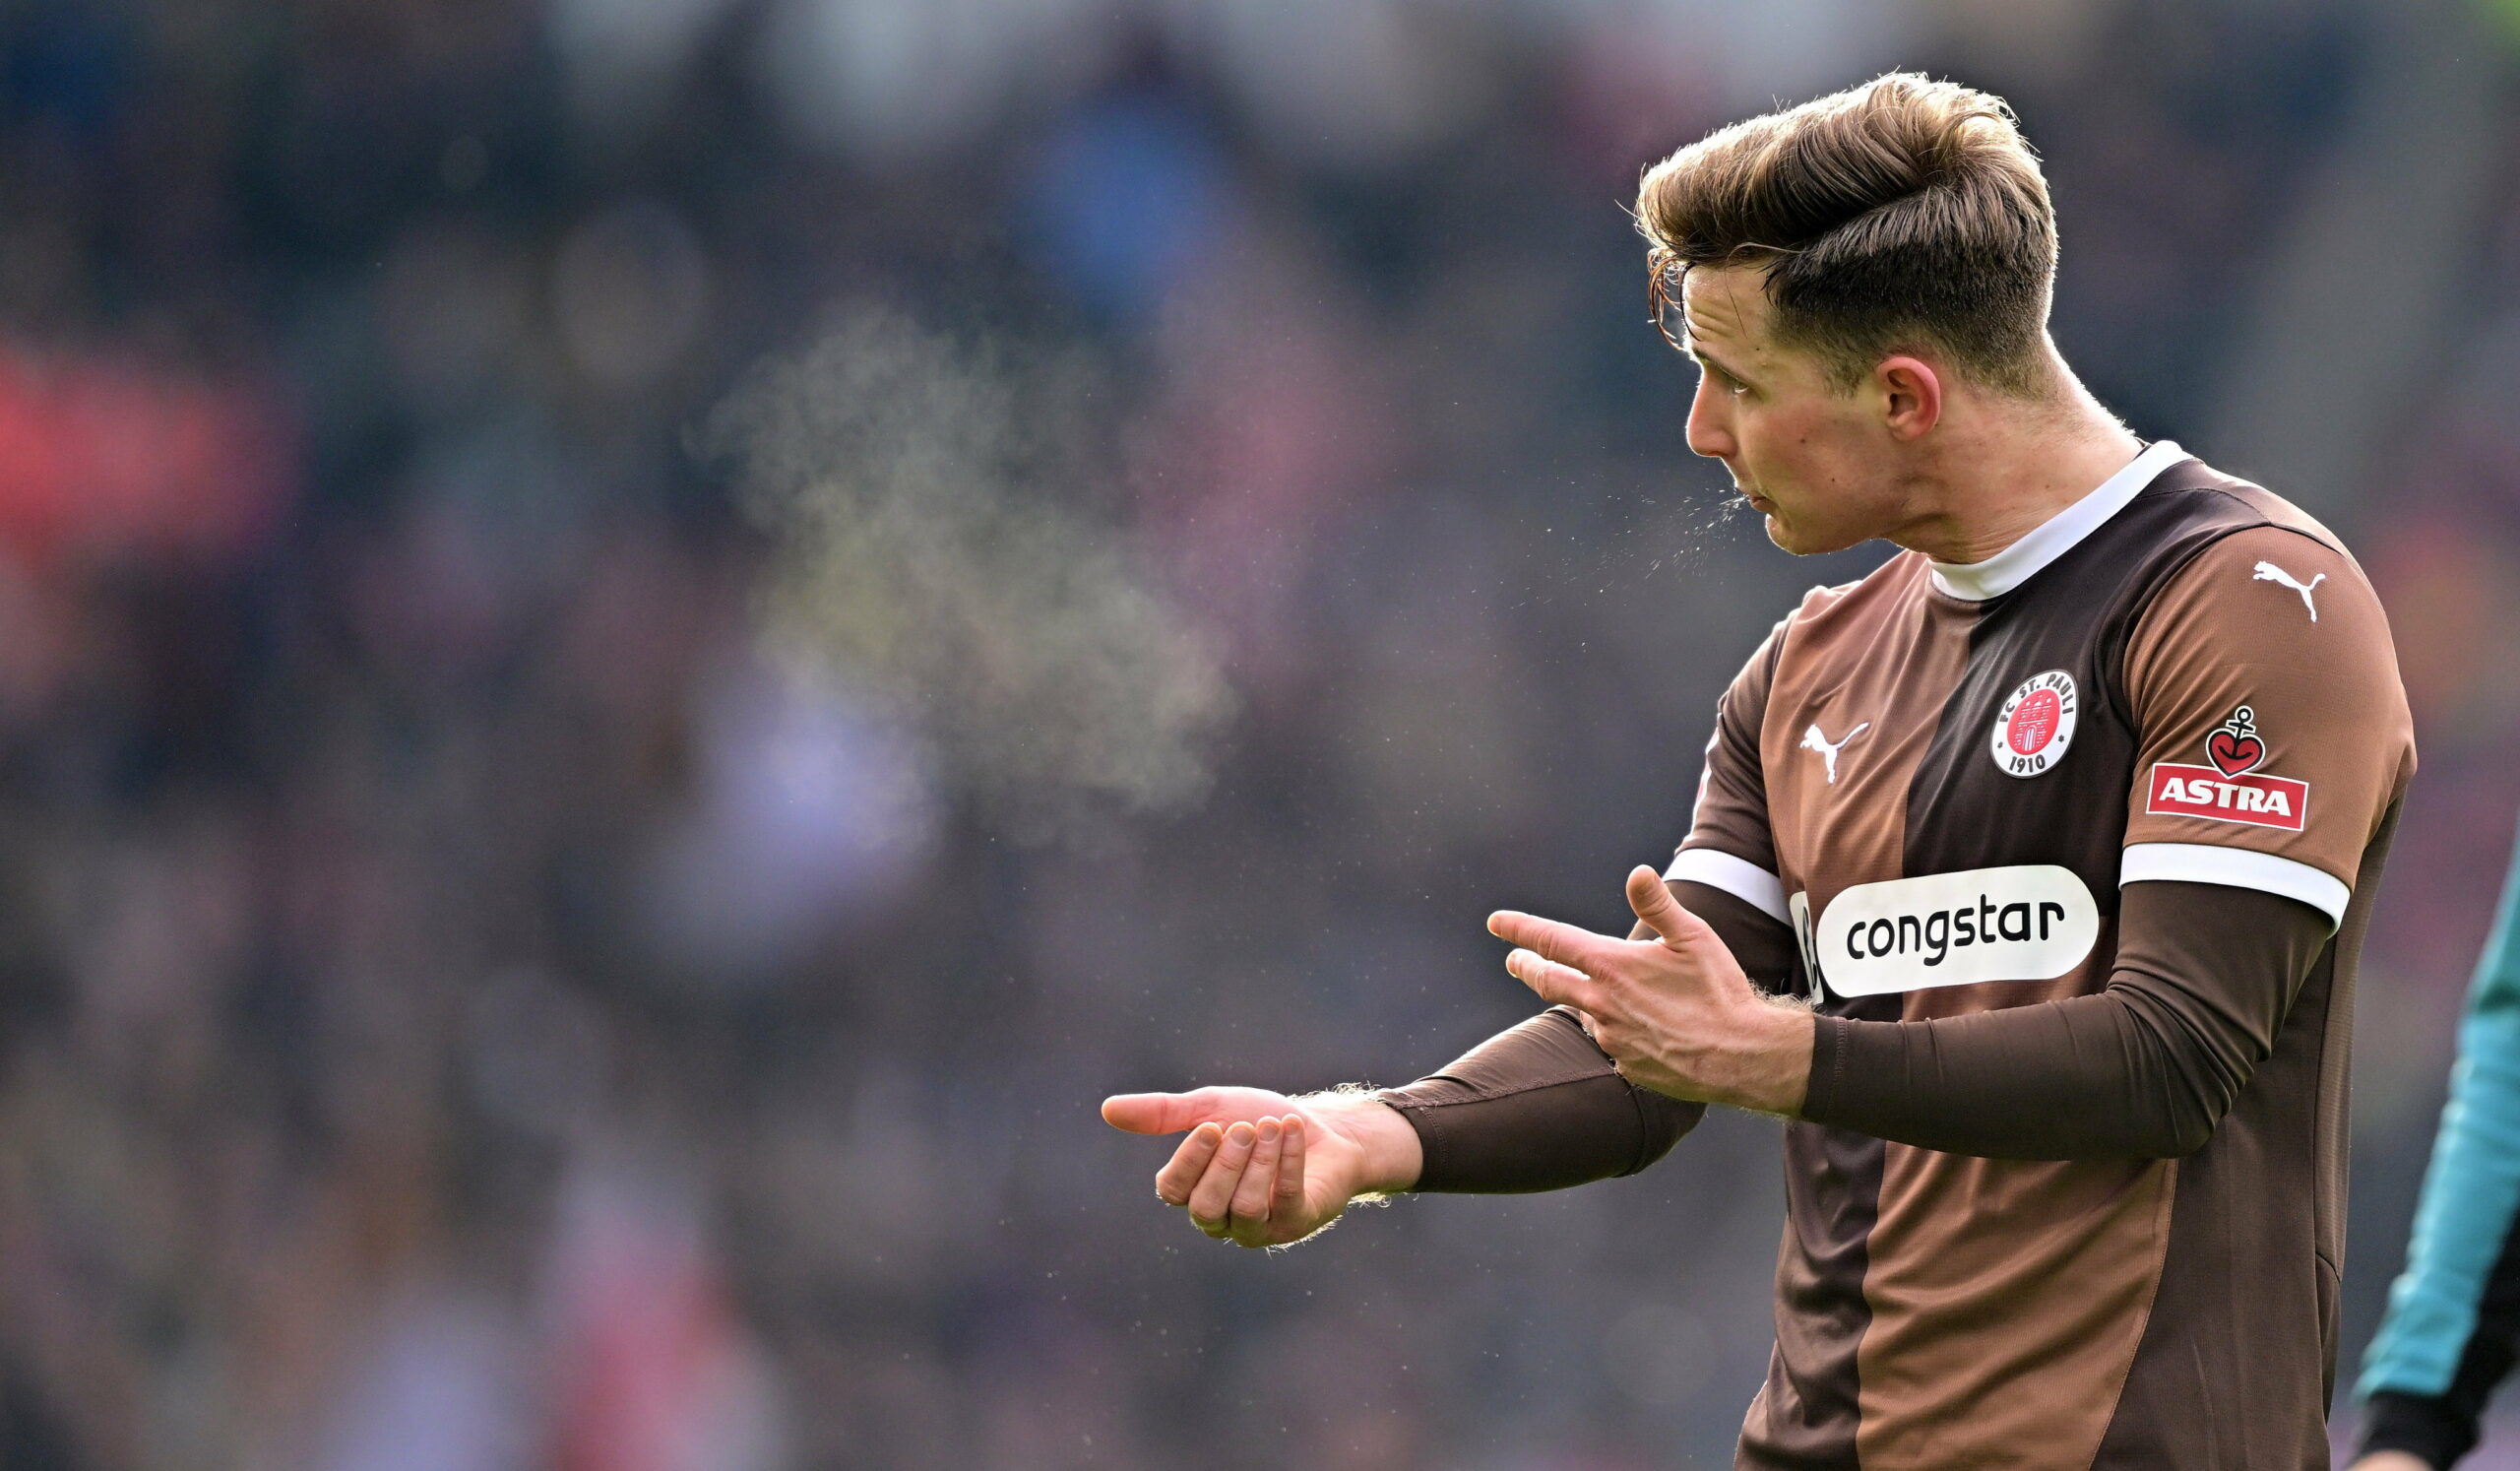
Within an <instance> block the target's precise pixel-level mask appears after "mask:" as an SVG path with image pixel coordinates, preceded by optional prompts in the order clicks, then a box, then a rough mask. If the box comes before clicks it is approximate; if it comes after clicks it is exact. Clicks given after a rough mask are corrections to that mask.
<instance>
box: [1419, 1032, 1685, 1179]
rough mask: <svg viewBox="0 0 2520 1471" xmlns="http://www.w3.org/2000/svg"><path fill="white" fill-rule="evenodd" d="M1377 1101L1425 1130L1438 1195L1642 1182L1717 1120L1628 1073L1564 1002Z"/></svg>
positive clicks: (1427, 1173)
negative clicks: (1705, 1122) (1640, 1175)
mask: <svg viewBox="0 0 2520 1471" xmlns="http://www.w3.org/2000/svg"><path fill="white" fill-rule="evenodd" d="M1377 1097H1379V1098H1380V1099H1381V1100H1382V1101H1383V1102H1385V1103H1387V1104H1389V1105H1390V1106H1391V1107H1392V1109H1394V1110H1396V1111H1397V1112H1398V1113H1399V1115H1400V1116H1401V1117H1402V1118H1404V1119H1406V1120H1407V1122H1408V1124H1409V1126H1410V1127H1411V1129H1412V1130H1413V1131H1414V1133H1415V1135H1416V1137H1417V1140H1418V1145H1419V1148H1420V1149H1421V1151H1422V1163H1421V1166H1420V1169H1419V1171H1418V1178H1417V1179H1416V1180H1415V1181H1414V1182H1412V1183H1411V1184H1410V1186H1409V1188H1412V1189H1416V1190H1420V1191H1428V1192H1455V1193H1477V1194H1508V1193H1518V1192H1524V1191H1532V1190H1556V1189H1564V1188H1566V1187H1567V1186H1569V1185H1578V1184H1583V1183H1588V1182H1590V1181H1596V1180H1607V1179H1609V1178H1611V1177H1613V1176H1620V1175H1633V1174H1635V1173H1636V1172H1637V1171H1639V1170H1642V1169H1644V1168H1645V1167H1646V1166H1647V1165H1650V1164H1652V1163H1654V1162H1655V1161H1656V1160H1658V1159H1661V1158H1662V1157H1663V1156H1664V1155H1665V1154H1667V1153H1669V1152H1670V1148H1671V1146H1672V1145H1673V1144H1674V1143H1676V1142H1678V1140H1679V1138H1680V1136H1681V1135H1683V1134H1685V1133H1687V1132H1688V1131H1689V1130H1690V1129H1691V1128H1693V1127H1695V1126H1696V1124H1697V1120H1698V1119H1699V1118H1700V1117H1701V1116H1702V1115H1703V1114H1704V1113H1705V1108H1704V1106H1703V1105H1699V1104H1684V1103H1681V1102H1679V1101H1678V1100H1676V1099H1670V1098H1665V1097H1664V1096H1663V1095H1661V1094H1659V1093H1655V1092H1653V1091H1651V1090H1649V1089H1645V1088H1639V1087H1637V1086H1636V1085H1635V1084H1633V1083H1630V1082H1629V1081H1628V1080H1627V1079H1625V1078H1623V1077H1621V1076H1619V1073H1618V1069H1617V1067H1616V1066H1615V1065H1613V1064H1612V1063H1611V1061H1610V1059H1609V1056H1608V1055H1607V1054H1606V1053H1604V1052H1603V1051H1602V1050H1601V1049H1600V1048H1599V1047H1597V1046H1595V1045H1594V1043H1593V1039H1592V1038H1591V1037H1590V1036H1588V1035H1587V1034H1586V1033H1585V1031H1584V1028H1583V1026H1582V1024H1581V1023H1580V1022H1578V1021H1577V1020H1576V1019H1575V1016H1574V1014H1573V1013H1572V1012H1569V1011H1567V1010H1565V1009H1564V1008H1562V1007H1554V1008H1551V1009H1550V1010H1547V1011H1544V1012H1542V1013H1541V1014H1540V1015H1538V1016H1535V1017H1533V1018H1531V1019H1530V1020H1528V1021H1525V1022H1522V1023H1521V1024H1519V1025H1517V1026H1515V1027H1512V1028H1510V1029H1508V1030H1506V1031H1504V1032H1502V1033H1499V1034H1498V1035H1497V1036H1495V1037H1492V1038H1490V1039H1488V1040H1487V1041H1486V1042H1484V1043H1482V1044H1481V1045H1480V1046H1479V1047H1478V1048H1476V1049H1474V1050H1473V1051H1471V1052H1470V1053H1469V1054H1468V1055H1465V1056H1463V1057H1461V1058H1460V1059H1458V1060H1456V1061H1454V1062H1452V1063H1450V1064H1449V1065H1447V1066H1446V1067H1445V1068H1444V1069H1443V1070H1442V1071H1440V1072H1437V1073H1434V1074H1432V1075H1430V1076H1428V1077H1424V1078H1420V1079H1419V1080H1418V1081H1417V1082H1414V1083H1411V1084H1409V1085H1408V1086H1407V1087H1405V1088H1388V1089H1385V1090H1383V1092H1382V1093H1380V1094H1379V1095H1377Z"/></svg>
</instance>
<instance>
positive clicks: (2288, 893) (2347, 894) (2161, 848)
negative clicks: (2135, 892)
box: [2117, 843, 2354, 927]
mask: <svg viewBox="0 0 2520 1471" xmlns="http://www.w3.org/2000/svg"><path fill="white" fill-rule="evenodd" d="M2145 879H2171V880H2175V881H2178V882H2182V883H2220V884H2229V885H2231V886H2232V887H2233V888H2236V889H2262V890H2264V891H2265V892H2267V893H2269V894H2281V895H2283V896H2284V897H2285V898H2287V899H2299V900H2300V901H2301V902H2302V903H2303V904H2306V905H2308V906H2309V907H2310V908H2312V909H2315V910H2317V911H2319V912H2320V913H2321V914H2324V915H2326V916H2327V920H2328V924H2329V926H2330V927H2334V926H2338V925H2342V924H2344V923H2345V906H2346V904H2347V902H2348V901H2350V900H2352V899H2353V897H2354V890H2353V889H2351V888H2349V887H2347V886H2346V884H2345V882H2344V881H2343V880H2342V879H2339V878H2337V877H2336V876H2335V875H2333V874H2330V873H2327V872H2325V871H2323V870H2321V869H2318V868H2313V867H2311V866H2310V865H2309V864H2307V863H2296V862H2294V861H2293V860H2291V859H2288V858H2277V857H2276V856H2275V855H2273V854H2271V853H2257V852H2253V851H2251V850H2249V849H2246V848H2222V847H2217V846H2215V845H2213V844H2210V843H2137V844H2135V845H2134V846H2133V847H2131V848H2128V849H2127V850H2126V855H2125V858H2124V859H2123V860H2122V861H2121V863H2120V864H2119V866H2118V869H2117V882H2118V885H2119V887H2121V888H2122V887H2124V886H2125V885H2127V884H2130V883H2140V882H2142V881H2143V880H2145Z"/></svg>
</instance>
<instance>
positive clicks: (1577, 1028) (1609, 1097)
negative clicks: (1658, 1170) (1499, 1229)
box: [1380, 882, 1810, 1194]
mask: <svg viewBox="0 0 2520 1471" xmlns="http://www.w3.org/2000/svg"><path fill="white" fill-rule="evenodd" d="M1670 890H1671V893H1672V895H1673V897H1675V898H1677V899H1678V900H1679V901H1680V902H1681V903H1682V904H1684V905H1686V906H1687V907H1688V908H1689V909H1690V911H1691V912H1693V913H1695V914H1697V915H1698V916H1699V917H1700V918H1702V919H1704V920H1705V921H1706V922H1707V923H1708V924H1709V925H1710V926H1712V927H1715V929H1716V931H1717V932H1718V933H1719V934H1721V935H1722V936H1723V937H1724V939H1725V941H1726V943H1727V944H1729V945H1730V946H1731V947H1732V949H1733V953H1734V955H1735V957H1736V958H1738V959H1739V960H1740V962H1741V964H1742V968H1743V970H1744V971H1745V973H1746V974H1748V975H1749V976H1750V977H1751V979H1752V981H1753V982H1754V983H1755V984H1757V985H1759V986H1761V987H1763V988H1765V989H1766V990H1768V991H1771V992H1782V991H1796V990H1798V989H1799V985H1800V974H1799V971H1798V955H1797V952H1796V948H1795V945H1794V938H1793V933H1792V931H1790V930H1789V929H1787V928H1786V927H1785V926H1783V925H1781V924H1778V923H1777V922H1776V921H1775V920H1773V919H1771V918H1769V917H1768V916H1767V915H1765V914H1763V913H1761V912H1760V911H1758V910H1757V909H1754V908H1752V907H1751V906H1750V905H1748V904H1745V903H1743V902H1742V901H1741V900H1739V899H1738V898H1735V897H1734V896H1733V895H1732V894H1729V893H1726V892H1724V891H1722V890H1720V889H1714V888H1709V887H1707V886H1705V885H1703V884H1696V883H1688V882H1677V883H1673V884H1671V885H1670ZM1799 1024H1800V1025H1805V1026H1807V1024H1808V1023H1807V1019H1804V1020H1803V1021H1802V1022H1800V1023H1799ZM1783 1050H1784V1051H1787V1052H1791V1054H1792V1055H1791V1056H1786V1057H1783V1058H1782V1059H1781V1065H1782V1068H1783V1070H1786V1071H1791V1072H1793V1073H1794V1074H1795V1075H1796V1082H1795V1083H1794V1085H1793V1086H1794V1088H1795V1096H1794V1097H1793V1098H1792V1099H1788V1100H1785V1101H1784V1102H1783V1103H1782V1104H1780V1105H1777V1106H1775V1108H1774V1109H1773V1110H1772V1111H1775V1112H1784V1111H1786V1110H1788V1109H1790V1108H1791V1107H1792V1106H1793V1104H1795V1103H1797V1102H1799V1097H1800V1094H1799V1083H1798V1078H1799V1075H1800V1073H1801V1071H1802V1070H1803V1069H1804V1068H1806V1067H1807V1066H1808V1062H1809V1055H1810V1043H1809V1040H1808V1037H1807V1034H1805V1035H1803V1036H1802V1037H1801V1038H1800V1039H1799V1040H1797V1041H1796V1042H1794V1043H1791V1044H1789V1045H1786V1046H1785V1047H1784V1048H1783ZM1380 1097H1382V1098H1383V1099H1384V1100H1385V1101H1387V1102H1389V1103H1390V1104H1391V1105H1392V1106H1393V1107H1394V1108H1395V1109H1397V1110H1398V1111H1399V1112H1400V1113H1401V1114H1402V1115H1403V1116H1404V1117H1405V1118H1406V1119H1408V1121H1409V1123H1410V1124H1411V1126H1412V1127H1413V1128H1414V1129H1415V1130H1416V1132H1417V1135H1418V1142H1419V1145H1420V1147H1421V1149H1422V1150H1423V1153H1424V1160H1425V1166H1424V1171H1423V1176H1422V1178H1421V1179H1420V1180H1419V1182H1418V1183H1417V1184H1416V1186H1415V1188H1417V1189H1418V1190H1422V1191H1428V1192H1436V1191H1443V1192H1459V1193H1481V1194H1486V1193H1513V1192H1522V1191H1531V1190H1554V1189H1562V1188H1565V1187H1567V1186H1569V1185H1577V1184H1583V1183H1588V1182H1591V1181H1595V1180H1606V1179H1609V1178H1612V1177H1615V1176H1621V1175H1632V1174H1634V1173H1636V1172H1637V1171H1639V1170H1642V1169H1644V1168H1645V1167H1646V1166H1648V1165H1651V1164H1653V1163H1654V1162H1655V1161H1656V1160H1659V1159H1661V1158H1662V1157H1663V1156H1664V1155H1666V1154H1668V1153H1670V1149H1671V1146H1672V1145H1673V1144H1675V1143H1677V1142H1678V1141H1679V1139H1680V1137H1681V1136H1682V1135H1684V1134H1686V1133H1687V1132H1688V1131H1689V1130H1690V1129H1691V1128H1694V1127H1696V1125H1697V1121H1698V1119H1700V1118H1702V1117H1703V1116H1704V1114H1705V1112H1706V1111H1705V1106H1704V1105H1702V1104H1694V1103H1683V1102H1681V1101H1679V1100H1677V1099H1673V1098H1668V1097H1665V1096H1664V1095H1662V1094H1660V1093H1656V1092H1654V1091H1653V1090H1652V1089H1650V1088H1645V1087H1641V1086H1639V1085H1638V1084H1636V1083H1633V1082H1630V1081H1629V1080H1628V1079H1627V1078H1625V1077H1623V1076H1621V1075H1620V1073H1619V1071H1618V1068H1617V1065H1616V1064H1615V1063H1614V1062H1612V1061H1611V1059H1610V1056H1609V1055H1608V1054H1607V1053H1605V1052H1603V1051H1602V1049H1601V1048H1600V1046H1599V1045H1597V1044H1596V1043H1595V1042H1594V1041H1593V1039H1592V1037H1591V1036H1590V1035H1589V1034H1588V1033H1587V1031H1586V1030H1585V1028H1584V1026H1583V1024H1582V1022H1581V1021H1580V1020H1578V1019H1577V1017H1576V1016H1575V1014H1574V1013H1573V1012H1571V1011H1568V1010H1566V1009H1565V1008H1562V1007H1561V1008H1554V1009H1552V1010H1549V1011H1545V1012H1543V1013H1542V1014H1541V1015H1539V1016H1536V1017H1533V1018H1531V1019H1530V1020H1528V1021H1525V1022H1523V1023H1521V1024H1520V1025H1518V1026H1515V1027H1513V1028H1511V1029H1509V1030H1508V1031H1506V1032H1503V1033H1501V1034H1499V1035H1498V1036H1496V1037H1494V1038H1491V1039H1490V1040H1489V1041H1487V1042H1486V1043H1483V1044H1481V1046H1480V1047H1479V1048H1477V1049H1475V1050H1474V1051H1472V1052H1471V1053H1470V1054H1469V1055H1466V1056H1464V1057H1462V1058H1460V1059H1459V1060H1457V1061H1455V1062H1453V1063H1451V1064H1449V1065H1448V1066H1446V1067H1445V1068H1444V1069H1443V1070H1442V1071H1440V1072H1437V1073H1435V1074H1432V1075H1431V1076H1428V1077H1425V1078H1422V1079H1419V1080H1418V1082H1415V1083H1412V1084H1410V1085H1409V1086H1408V1087H1406V1088H1394V1089H1386V1090H1384V1092H1383V1093H1382V1094H1381V1095H1380Z"/></svg>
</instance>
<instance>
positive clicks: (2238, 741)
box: [2205, 731, 2266, 777]
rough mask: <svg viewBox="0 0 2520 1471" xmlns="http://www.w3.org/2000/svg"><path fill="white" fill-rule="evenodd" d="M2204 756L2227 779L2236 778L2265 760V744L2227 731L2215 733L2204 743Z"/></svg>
mask: <svg viewBox="0 0 2520 1471" xmlns="http://www.w3.org/2000/svg"><path fill="white" fill-rule="evenodd" d="M2205 754H2206V755H2208V756H2210V757H2212V758H2213V762H2214V765H2215V766H2216V767H2217V768H2219V769H2220V770H2221V771H2222V773H2223V775H2225V776H2227V777H2236V776H2238V775H2239V774H2240V773H2241V772H2243V771H2247V770H2249V769H2251V768H2253V767H2255V766H2256V765H2257V763H2258V762H2260V761H2263V760H2265V759H2266V742H2265V741H2263V740H2260V739H2258V738H2257V737H2256V736H2235V735H2233V734H2232V733H2231V732H2229V731H2216V732H2215V733H2214V737H2213V738H2212V739H2211V740H2208V741H2206V742H2205Z"/></svg>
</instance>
